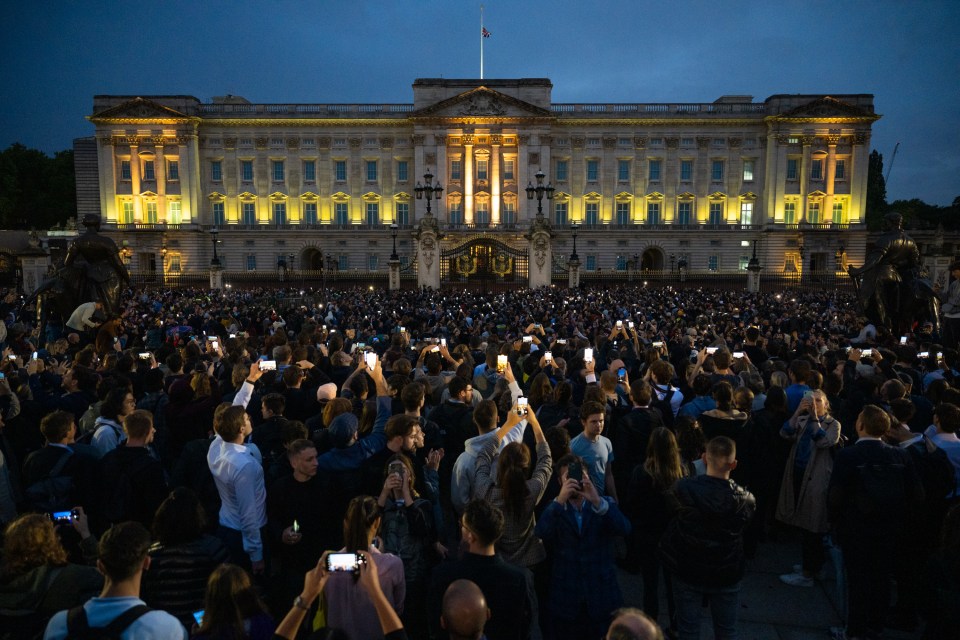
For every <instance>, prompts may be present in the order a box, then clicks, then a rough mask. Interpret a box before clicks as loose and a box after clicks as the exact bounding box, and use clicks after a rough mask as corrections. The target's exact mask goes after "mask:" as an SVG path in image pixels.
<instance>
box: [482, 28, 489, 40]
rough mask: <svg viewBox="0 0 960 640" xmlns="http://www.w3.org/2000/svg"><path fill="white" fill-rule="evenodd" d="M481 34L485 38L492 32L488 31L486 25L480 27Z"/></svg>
mask: <svg viewBox="0 0 960 640" xmlns="http://www.w3.org/2000/svg"><path fill="white" fill-rule="evenodd" d="M480 35H482V36H483V37H484V38H489V37H490V32H489V31H487V28H486V27H480Z"/></svg>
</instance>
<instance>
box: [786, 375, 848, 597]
mask: <svg viewBox="0 0 960 640" xmlns="http://www.w3.org/2000/svg"><path fill="white" fill-rule="evenodd" d="M780 435H781V437H783V438H785V439H787V440H792V441H793V448H792V449H791V450H790V456H789V457H788V458H787V466H786V468H785V469H784V471H783V483H782V484H781V486H780V499H779V501H778V503H777V515H776V517H777V520H780V521H781V522H785V523H786V524H790V525H793V526H795V527H798V528H799V529H800V531H801V534H802V536H803V547H802V558H803V561H802V563H801V564H800V565H797V566H794V571H793V573H788V574H784V575H782V576H780V580H782V581H783V582H785V583H786V584H789V585H792V586H796V587H812V586H813V583H814V579H815V578H816V577H817V576H818V575H819V573H820V570H821V569H822V568H823V564H824V561H825V555H824V546H823V536H824V534H825V533H827V532H828V531H829V530H830V524H829V521H828V518H827V488H828V487H829V485H830V475H831V474H832V473H833V453H832V451H831V449H832V448H833V447H834V446H835V445H836V444H837V443H838V442H840V422H838V421H837V420H835V419H834V418H833V417H832V416H831V415H830V404H829V402H828V401H827V396H826V394H825V393H824V392H823V391H821V390H819V389H817V390H816V391H808V392H806V393H805V394H804V397H803V399H802V400H801V401H800V404H799V406H797V410H796V411H795V412H794V413H793V416H792V417H791V418H790V420H788V421H787V423H786V424H784V425H783V427H782V428H781V429H780Z"/></svg>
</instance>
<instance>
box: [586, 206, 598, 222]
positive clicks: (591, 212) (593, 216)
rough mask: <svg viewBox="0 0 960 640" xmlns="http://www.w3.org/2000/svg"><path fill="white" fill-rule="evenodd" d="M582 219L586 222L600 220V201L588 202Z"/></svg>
mask: <svg viewBox="0 0 960 640" xmlns="http://www.w3.org/2000/svg"><path fill="white" fill-rule="evenodd" d="M583 221H584V223H586V224H598V223H599V222H600V203H599V202H588V203H587V206H586V209H585V210H584V214H583Z"/></svg>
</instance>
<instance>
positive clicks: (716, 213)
mask: <svg viewBox="0 0 960 640" xmlns="http://www.w3.org/2000/svg"><path fill="white" fill-rule="evenodd" d="M709 222H710V224H723V203H722V202H711V203H710V219H709Z"/></svg>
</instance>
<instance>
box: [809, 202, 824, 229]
mask: <svg viewBox="0 0 960 640" xmlns="http://www.w3.org/2000/svg"><path fill="white" fill-rule="evenodd" d="M807 222H809V223H810V224H820V222H821V220H820V203H819V202H809V203H807Z"/></svg>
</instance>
